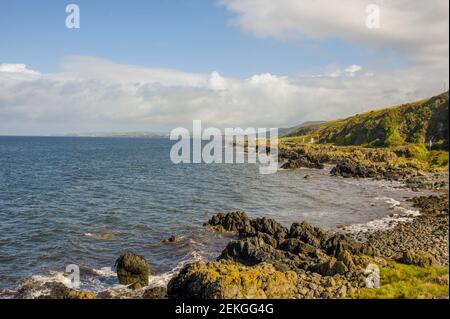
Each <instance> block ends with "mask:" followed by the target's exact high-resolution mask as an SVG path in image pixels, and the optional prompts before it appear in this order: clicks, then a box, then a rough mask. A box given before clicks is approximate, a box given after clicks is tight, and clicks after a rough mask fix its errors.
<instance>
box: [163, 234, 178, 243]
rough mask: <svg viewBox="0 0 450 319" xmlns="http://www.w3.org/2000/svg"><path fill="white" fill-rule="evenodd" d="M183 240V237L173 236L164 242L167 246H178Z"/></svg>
mask: <svg viewBox="0 0 450 319" xmlns="http://www.w3.org/2000/svg"><path fill="white" fill-rule="evenodd" d="M182 240H183V237H180V236H175V235H172V236H170V237H169V238H167V239H164V240H163V241H162V242H163V243H165V244H177V243H179V242H181V241H182Z"/></svg>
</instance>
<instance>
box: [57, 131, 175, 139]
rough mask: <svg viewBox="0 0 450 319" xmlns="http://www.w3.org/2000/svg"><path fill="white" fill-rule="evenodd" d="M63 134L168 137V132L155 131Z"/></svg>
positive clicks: (75, 134)
mask: <svg viewBox="0 0 450 319" xmlns="http://www.w3.org/2000/svg"><path fill="white" fill-rule="evenodd" d="M63 136H68V137H124V138H167V137H169V134H167V133H155V132H90V133H70V134H65V135H63Z"/></svg>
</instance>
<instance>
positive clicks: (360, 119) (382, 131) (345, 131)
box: [286, 92, 449, 150]
mask: <svg viewBox="0 0 450 319" xmlns="http://www.w3.org/2000/svg"><path fill="white" fill-rule="evenodd" d="M448 106H449V102H448V92H445V93H442V94H440V95H438V96H434V97H432V98H428V99H423V100H420V101H416V102H412V103H406V104H402V105H399V106H394V107H389V108H385V109H381V110H377V111H371V112H367V113H363V114H358V115H355V116H351V117H349V118H346V119H342V120H336V121H330V122H326V123H322V124H317V125H310V126H306V127H301V128H299V129H297V130H295V131H292V132H290V133H288V134H287V135H286V136H288V137H293V136H310V137H314V139H315V140H316V141H318V142H319V143H334V144H336V145H368V146H378V147H379V146H400V145H405V144H409V143H428V142H429V141H430V140H431V141H433V145H434V148H435V149H445V150H448V136H449V132H448V129H449V123H448Z"/></svg>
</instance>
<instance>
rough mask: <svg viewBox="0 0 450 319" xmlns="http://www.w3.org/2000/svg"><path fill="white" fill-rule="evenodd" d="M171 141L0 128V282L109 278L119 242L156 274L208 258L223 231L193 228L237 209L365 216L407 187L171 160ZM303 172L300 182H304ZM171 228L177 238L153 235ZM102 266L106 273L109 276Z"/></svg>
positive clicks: (401, 196)
mask: <svg viewBox="0 0 450 319" xmlns="http://www.w3.org/2000/svg"><path fill="white" fill-rule="evenodd" d="M173 143H174V142H173V141H170V140H168V139H147V138H85V137H0V289H5V288H7V289H15V287H17V285H18V284H19V283H20V281H21V280H23V279H24V278H27V277H30V276H47V275H48V276H50V275H51V274H55V273H57V272H60V271H64V269H65V267H66V265H68V264H76V265H80V266H81V267H85V268H89V269H96V270H98V272H99V273H102V271H103V272H104V273H105V277H108V278H109V279H108V280H104V281H100V282H97V283H96V284H97V285H98V286H99V287H97V289H105V288H107V287H108V285H116V284H117V282H116V279H115V277H114V274H113V270H112V268H111V267H112V266H113V265H114V262H115V260H116V258H117V257H118V256H119V255H120V254H121V252H124V251H133V252H135V253H138V254H142V255H144V256H145V257H146V259H147V260H148V261H149V263H150V265H151V267H152V268H153V270H155V271H156V273H157V275H156V276H155V277H154V279H155V281H158V280H161V281H164V280H167V279H168V278H170V275H171V274H173V273H174V272H175V271H176V270H178V269H179V268H180V267H181V266H182V265H184V264H185V263H187V262H190V261H193V260H199V259H204V260H209V259H213V258H215V257H217V256H218V255H219V254H220V251H221V250H222V249H223V248H224V247H225V245H226V243H227V242H228V241H229V240H230V235H222V234H217V233H214V232H211V231H209V230H207V229H205V228H203V227H202V224H203V223H205V222H206V221H207V220H208V219H209V218H210V217H211V215H212V214H215V213H217V212H229V211H233V210H243V211H245V212H247V213H248V214H249V215H250V216H252V217H263V216H265V217H271V218H275V219H277V220H279V221H280V222H282V223H283V224H285V225H286V226H289V224H290V223H292V222H300V221H303V220H307V221H309V222H310V223H312V224H314V225H317V226H321V227H324V228H327V229H336V227H337V226H338V225H340V224H346V225H350V224H355V223H366V222H369V221H372V220H374V219H378V218H382V217H384V216H386V215H388V214H390V213H391V210H392V201H395V202H397V203H399V205H404V206H405V207H408V204H407V203H406V202H405V199H406V198H408V197H412V196H414V195H416V193H412V192H411V191H409V190H407V189H404V188H398V186H399V185H397V184H394V183H389V182H381V181H371V180H355V179H342V178H337V177H332V176H330V174H329V169H330V168H326V169H324V170H308V169H305V170H303V169H301V170H297V171H288V170H279V171H278V172H277V173H276V174H272V175H261V174H259V166H258V165H256V164H173V163H172V162H171V160H170V157H169V154H170V149H171V146H172V145H173ZM305 175H310V178H309V179H304V176H305ZM171 235H177V236H182V237H183V240H182V242H181V243H178V244H165V243H162V240H164V239H166V238H168V237H169V236H171ZM111 273H112V274H111Z"/></svg>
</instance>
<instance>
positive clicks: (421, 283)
mask: <svg viewBox="0 0 450 319" xmlns="http://www.w3.org/2000/svg"><path fill="white" fill-rule="evenodd" d="M448 276H449V268H448V267H425V268H424V267H419V266H414V265H404V264H399V263H395V262H389V263H388V264H387V266H384V267H382V268H381V269H380V279H381V283H380V288H378V289H369V288H364V289H362V290H361V292H360V293H358V294H355V295H352V296H350V298H355V299H431V298H448V296H449V290H448Z"/></svg>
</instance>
